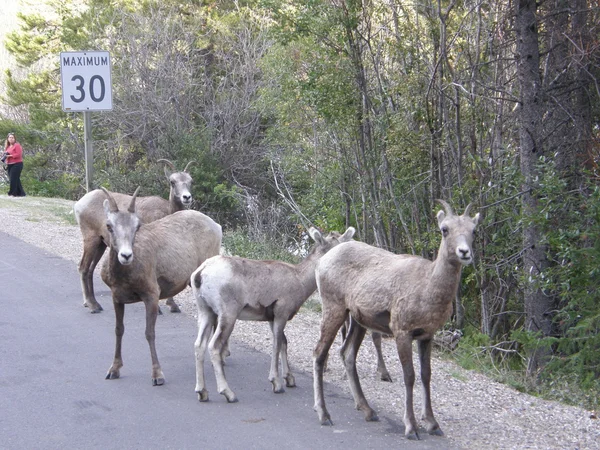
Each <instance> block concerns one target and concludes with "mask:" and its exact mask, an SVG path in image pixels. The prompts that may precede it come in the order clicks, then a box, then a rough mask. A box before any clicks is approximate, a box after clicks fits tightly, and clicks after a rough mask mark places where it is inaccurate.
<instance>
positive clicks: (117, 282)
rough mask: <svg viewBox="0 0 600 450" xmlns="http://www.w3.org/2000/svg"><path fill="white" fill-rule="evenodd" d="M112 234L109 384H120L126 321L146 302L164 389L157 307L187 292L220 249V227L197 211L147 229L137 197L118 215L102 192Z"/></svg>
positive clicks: (105, 274) (105, 271)
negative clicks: (131, 309)
mask: <svg viewBox="0 0 600 450" xmlns="http://www.w3.org/2000/svg"><path fill="white" fill-rule="evenodd" d="M102 190H103V191H104V194H105V196H106V199H105V201H104V212H105V217H106V227H107V229H108V231H109V235H110V241H109V246H110V250H109V254H108V258H107V260H106V262H105V264H104V265H103V266H102V280H103V281H104V282H105V283H106V284H107V286H109V287H110V290H111V293H112V299H113V305H114V308H115V317H116V326H115V334H116V339H117V340H116V346H115V357H114V361H113V363H112V365H111V367H110V369H109V370H108V374H107V375H106V379H115V378H119V375H120V369H121V367H122V366H123V360H122V358H121V341H122V338H123V332H124V326H123V316H124V314H125V305H126V304H128V303H136V302H144V305H145V307H146V339H147V340H148V344H149V345H150V355H151V357H152V384H153V385H154V386H157V385H161V384H163V383H164V381H165V380H164V375H163V372H162V370H161V367H160V364H159V362H158V357H157V356H156V348H155V345H154V339H155V332H154V327H155V324H156V317H157V315H158V301H159V299H162V298H167V297H172V296H174V295H177V294H178V293H179V292H181V291H182V290H183V289H185V288H186V287H187V286H188V285H189V282H190V276H191V274H192V272H194V271H195V270H196V269H197V268H198V266H199V265H200V264H202V263H203V262H204V261H205V260H206V259H207V258H210V257H212V256H215V255H218V254H219V251H220V249H221V238H222V231H221V226H220V225H219V224H218V223H216V222H215V221H214V220H212V219H211V218H210V217H208V216H206V215H204V214H202V213H201V212H198V211H194V210H187V211H178V212H176V213H173V214H170V215H168V216H166V217H163V218H162V219H158V220H155V221H154V222H150V223H147V224H142V223H141V221H140V219H139V217H138V216H137V214H136V205H135V204H136V197H137V193H138V191H139V187H138V189H137V190H136V191H135V193H134V194H133V196H132V198H131V202H130V204H129V207H128V208H127V210H126V211H123V210H119V206H118V204H117V201H116V200H115V198H114V197H113V195H112V194H111V193H109V192H108V191H107V190H105V189H104V188H102Z"/></svg>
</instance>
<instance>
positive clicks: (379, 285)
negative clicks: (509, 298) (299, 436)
mask: <svg viewBox="0 0 600 450" xmlns="http://www.w3.org/2000/svg"><path fill="white" fill-rule="evenodd" d="M440 203H441V204H442V205H443V207H444V209H445V212H444V211H442V210H440V211H439V212H438V213H437V221H438V225H439V228H440V230H441V232H442V242H441V244H440V248H439V251H438V256H437V258H436V260H435V261H429V260H427V259H424V258H421V257H418V256H413V255H395V254H393V253H390V252H388V251H385V250H382V249H380V248H376V247H373V246H370V245H367V244H365V243H362V242H357V241H353V242H348V243H345V244H340V245H338V246H337V247H336V248H334V249H333V250H332V251H331V252H329V253H328V254H327V255H325V256H324V257H323V258H321V260H320V261H319V263H318V264H317V268H316V279H317V286H318V288H319V293H320V294H321V299H322V302H323V316H322V322H321V334H320V338H319V341H318V343H317V346H316V347H315V350H314V354H313V358H314V395H315V410H316V411H317V413H318V415H319V420H320V421H321V424H322V425H332V422H331V417H330V415H329V412H327V409H326V407H325V399H324V396H323V363H324V362H325V360H326V358H327V354H328V352H329V348H330V347H331V344H332V343H333V341H334V339H335V336H336V334H337V332H338V330H339V328H340V327H341V326H342V325H343V323H344V321H345V320H346V316H347V315H348V314H350V316H351V323H350V329H349V331H348V336H347V338H346V340H345V341H344V343H343V344H342V348H341V350H340V353H341V355H342V358H343V360H344V365H345V367H346V372H347V374H348V379H349V382H350V389H351V391H352V395H353V397H354V401H355V404H356V408H357V409H359V410H361V411H363V413H364V415H365V419H366V420H367V421H374V420H378V417H377V414H376V413H375V411H374V410H373V409H371V407H370V406H369V405H368V403H367V400H366V399H365V396H364V394H363V392H362V389H361V386H360V381H359V379H358V374H357V371H356V356H357V353H358V350H359V347H360V344H361V342H362V340H363V338H364V336H365V332H366V328H368V329H371V330H375V331H378V332H380V333H385V334H391V335H392V336H394V338H395V340H396V346H397V349H398V355H399V357H400V362H401V364H402V371H403V374H404V384H405V386H406V399H405V413H404V424H405V427H406V430H405V434H406V436H407V437H408V438H409V439H418V438H419V435H418V433H417V422H416V420H415V415H414V410H413V385H414V382H415V372H414V368H413V361H412V341H413V340H414V339H416V340H417V341H418V347H419V357H420V362H421V381H422V383H423V417H422V418H423V420H424V421H425V423H426V429H427V431H428V432H429V433H430V434H434V435H442V434H443V433H442V431H441V429H440V427H439V425H438V423H437V421H436V420H435V418H434V416H433V410H432V408H431V396H430V379H431V343H432V339H433V336H434V333H435V332H436V330H438V329H439V328H440V327H441V326H442V325H443V324H444V323H445V322H446V320H448V318H449V317H450V314H451V313H452V303H453V300H454V299H455V297H456V293H457V290H458V285H459V282H460V274H461V269H462V266H463V265H467V264H470V263H471V262H472V260H473V251H472V249H471V246H472V243H473V239H474V231H475V227H476V225H477V222H478V221H479V214H476V215H475V217H473V218H471V217H470V216H469V215H468V213H469V209H470V205H469V206H467V208H466V210H465V212H464V214H463V215H462V216H457V215H455V214H454V213H453V212H452V209H451V208H450V206H449V205H448V203H446V202H444V201H441V200H440Z"/></svg>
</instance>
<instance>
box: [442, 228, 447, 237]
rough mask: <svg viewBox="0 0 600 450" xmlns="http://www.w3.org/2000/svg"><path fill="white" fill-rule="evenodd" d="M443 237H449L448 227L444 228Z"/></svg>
mask: <svg viewBox="0 0 600 450" xmlns="http://www.w3.org/2000/svg"><path fill="white" fill-rule="evenodd" d="M442 236H444V237H446V236H448V227H446V226H444V227H442Z"/></svg>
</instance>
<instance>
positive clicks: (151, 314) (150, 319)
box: [144, 294, 165, 386]
mask: <svg viewBox="0 0 600 450" xmlns="http://www.w3.org/2000/svg"><path fill="white" fill-rule="evenodd" d="M144 304H145V305H146V340H147V341H148V345H149V346H150V357H151V358H152V386H162V385H163V384H165V376H164V374H163V371H162V369H161V367H160V363H159V362H158V356H157V354H156V343H155V341H156V332H155V328H156V318H157V317H158V294H157V295H156V296H155V297H153V298H150V299H145V300H144Z"/></svg>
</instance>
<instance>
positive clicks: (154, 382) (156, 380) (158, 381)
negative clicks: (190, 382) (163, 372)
mask: <svg viewBox="0 0 600 450" xmlns="http://www.w3.org/2000/svg"><path fill="white" fill-rule="evenodd" d="M163 384H165V379H164V378H162V377H159V378H152V386H162V385H163Z"/></svg>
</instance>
